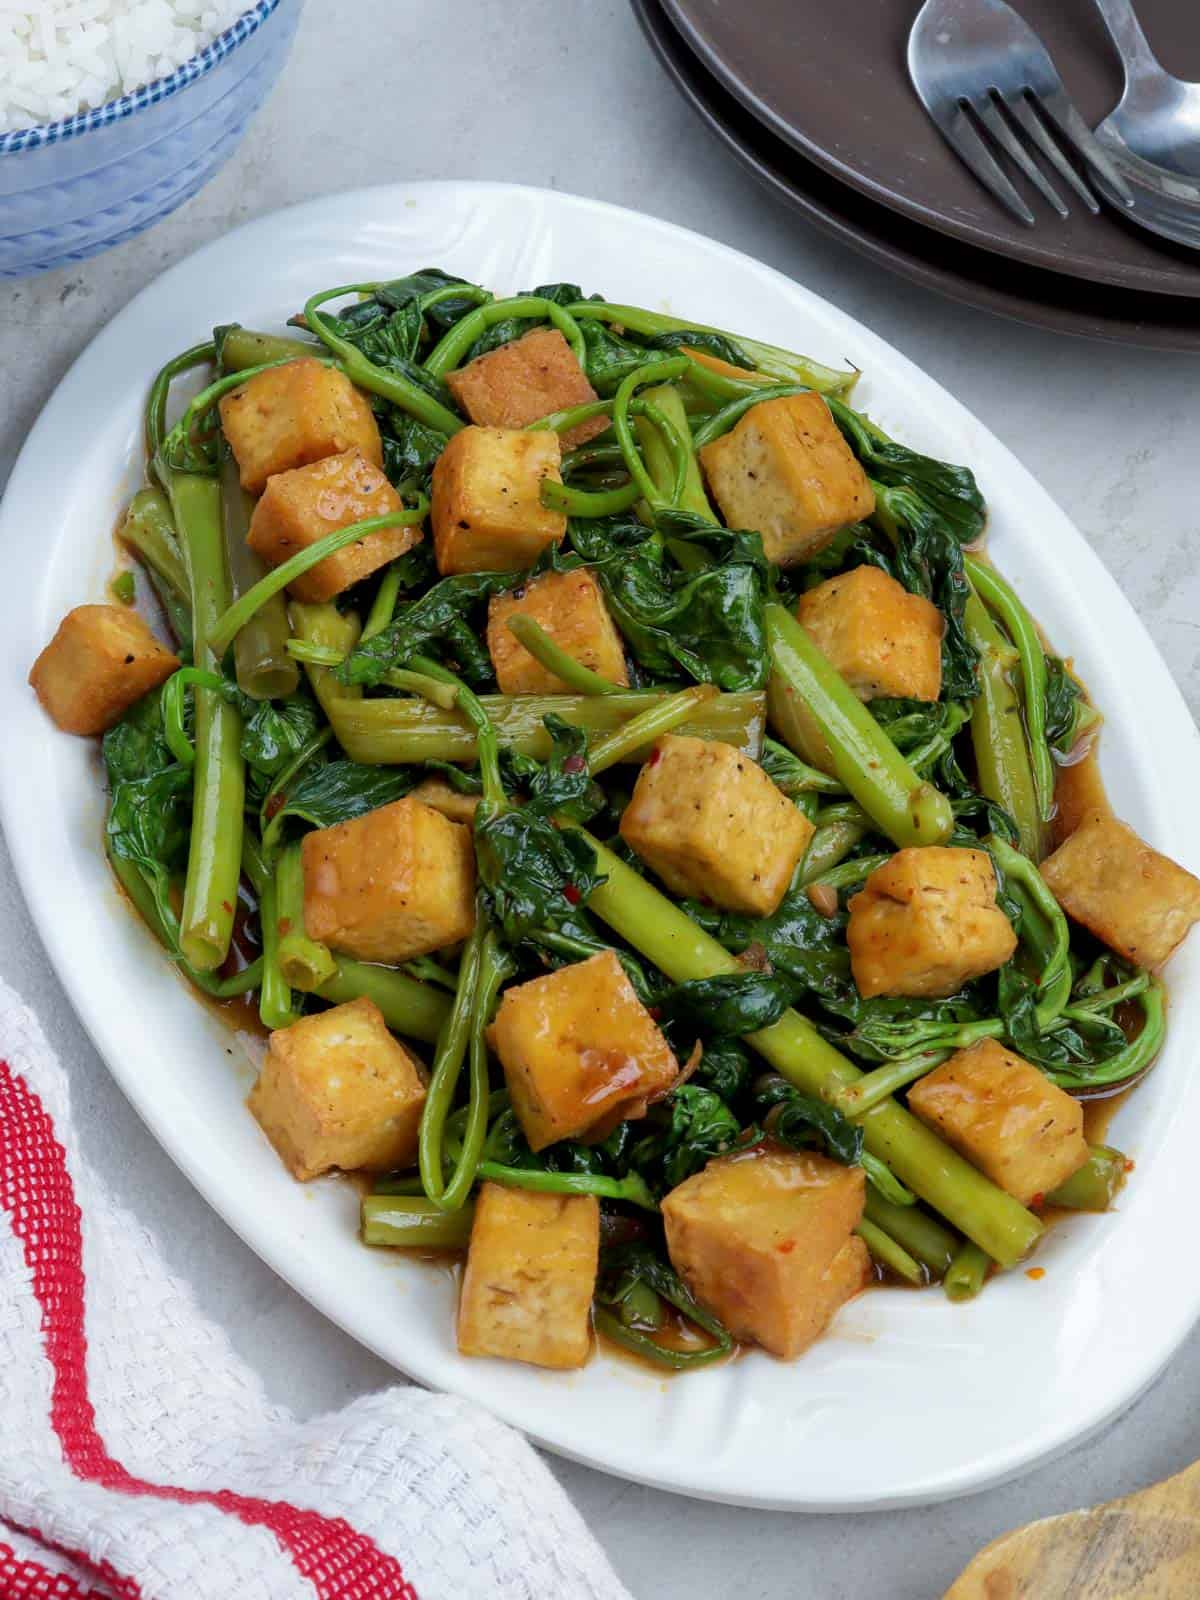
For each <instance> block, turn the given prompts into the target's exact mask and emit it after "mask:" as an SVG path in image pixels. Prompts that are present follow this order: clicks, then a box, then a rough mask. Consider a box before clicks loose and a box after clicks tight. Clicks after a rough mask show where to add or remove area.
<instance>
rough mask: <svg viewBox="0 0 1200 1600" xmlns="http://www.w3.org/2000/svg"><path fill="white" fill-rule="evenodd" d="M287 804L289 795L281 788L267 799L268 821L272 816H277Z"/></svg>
mask: <svg viewBox="0 0 1200 1600" xmlns="http://www.w3.org/2000/svg"><path fill="white" fill-rule="evenodd" d="M286 804H287V795H285V794H284V793H283V791H282V790H280V791H279V792H278V793H277V794H273V795H272V796H271V798H270V799H269V800H268V801H267V821H268V822H270V820H271V818H272V817H274V816H277V815H278V814H279V812H281V811H282V810H283V808H284V806H285V805H286Z"/></svg>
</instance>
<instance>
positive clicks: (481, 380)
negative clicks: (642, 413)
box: [446, 328, 608, 450]
mask: <svg viewBox="0 0 1200 1600" xmlns="http://www.w3.org/2000/svg"><path fill="white" fill-rule="evenodd" d="M446 386H447V388H448V389H449V390H450V393H451V394H452V395H453V396H454V398H455V400H456V401H457V402H458V406H459V409H460V410H462V411H465V412H466V413H467V415H468V417H470V419H471V421H472V422H477V423H479V424H480V425H481V426H482V427H485V428H523V427H525V425H526V424H527V423H530V422H540V421H541V419H542V418H543V417H548V416H550V414H551V413H552V412H554V411H568V410H570V409H571V408H572V407H574V406H586V405H587V404H588V403H589V402H590V401H592V400H595V399H596V398H597V395H596V391H595V389H593V388H592V386H591V384H590V383H589V382H588V378H587V374H586V373H585V372H584V370H583V368H582V367H581V366H580V365H579V362H578V361H577V360H576V359H575V352H574V351H573V350H572V349H571V346H570V345H569V344H568V343H567V341H566V340H565V339H564V338H563V336H562V334H561V333H559V331H558V329H557V328H534V329H533V330H532V332H530V333H527V334H524V335H523V336H522V337H521V338H520V339H512V340H510V341H509V343H508V344H502V345H501V346H500V347H499V349H497V350H489V351H488V353H487V354H486V355H482V356H476V358H475V360H474V361H469V362H468V363H467V365H466V366H465V367H460V369H459V370H458V371H457V372H448V373H447V374H446ZM607 427H608V418H607V417H593V418H592V419H591V421H590V422H581V423H579V424H578V425H577V426H576V427H574V428H571V429H570V430H569V431H568V432H567V433H564V434H560V435H559V437H560V438H561V440H562V445H563V449H564V450H573V449H574V448H575V447H576V445H581V444H586V443H587V441H588V440H589V439H594V438H595V437H596V435H597V434H598V433H603V432H604V430H605V428H607Z"/></svg>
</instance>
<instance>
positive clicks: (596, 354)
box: [579, 319, 646, 395]
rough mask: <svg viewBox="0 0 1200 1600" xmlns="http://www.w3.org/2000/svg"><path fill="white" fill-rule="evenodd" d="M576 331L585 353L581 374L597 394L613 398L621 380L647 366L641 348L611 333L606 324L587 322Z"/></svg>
mask: <svg viewBox="0 0 1200 1600" xmlns="http://www.w3.org/2000/svg"><path fill="white" fill-rule="evenodd" d="M579 329H580V332H581V333H582V335H583V344H584V350H585V358H584V367H583V370H584V371H585V372H586V373H587V376H588V381H589V383H590V384H591V386H592V388H593V389H595V391H596V393H597V394H600V395H610V394H613V393H614V392H615V391H616V389H617V387H618V385H619V384H620V382H621V380H622V379H623V378H627V377H628V376H629V374H630V373H631V372H636V370H637V369H638V367H644V366H645V365H646V351H645V349H644V347H643V346H642V345H640V344H635V343H634V342H633V341H632V340H631V339H626V338H623V337H622V336H621V335H620V334H619V333H614V332H613V330H612V329H611V328H610V327H609V325H608V324H607V323H606V322H600V321H592V320H591V319H588V320H586V321H583V322H581V323H580V324H579Z"/></svg>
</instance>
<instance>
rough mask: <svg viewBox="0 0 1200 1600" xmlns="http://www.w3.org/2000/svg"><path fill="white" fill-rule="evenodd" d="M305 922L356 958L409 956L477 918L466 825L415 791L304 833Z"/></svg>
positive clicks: (447, 940) (453, 938)
mask: <svg viewBox="0 0 1200 1600" xmlns="http://www.w3.org/2000/svg"><path fill="white" fill-rule="evenodd" d="M300 858H301V864H302V866H303V868H304V926H305V929H306V930H307V932H308V934H309V936H310V937H311V938H313V939H320V940H321V941H322V942H323V943H325V944H327V945H329V946H330V947H331V948H332V949H334V950H340V951H342V952H343V953H344V954H345V955H348V956H354V957H355V958H356V959H358V960H359V961H386V962H397V961H409V960H411V959H412V957H413V956H423V955H428V954H429V952H430V951H431V950H441V949H443V948H444V947H445V946H446V945H451V944H457V943H458V942H459V941H460V940H461V939H465V938H466V937H467V935H468V934H469V933H470V931H471V929H472V928H473V927H474V926H475V847H474V844H473V843H472V840H471V831H470V829H469V828H464V827H463V826H462V825H461V824H460V823H457V822H451V821H449V820H448V818H446V817H444V816H443V815H442V814H441V812H440V811H435V810H434V809H433V807H432V806H427V805H424V804H422V802H421V801H420V800H415V799H414V798H413V797H412V795H406V796H405V797H404V799H403V800H393V801H392V803H391V804H390V805H386V806H379V807H377V809H376V810H374V811H368V812H367V813H366V814H365V815H364V816H361V817H353V818H351V820H350V821H349V822H338V823H336V824H335V825H334V826H333V827H331V828H315V829H314V830H313V831H312V832H311V833H306V834H305V836H304V840H303V842H302V844H301V846H300Z"/></svg>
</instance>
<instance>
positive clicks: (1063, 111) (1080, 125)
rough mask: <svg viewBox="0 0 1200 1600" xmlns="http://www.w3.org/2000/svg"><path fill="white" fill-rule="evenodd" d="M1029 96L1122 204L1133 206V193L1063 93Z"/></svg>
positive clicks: (1060, 90) (1057, 91) (1060, 91)
mask: <svg viewBox="0 0 1200 1600" xmlns="http://www.w3.org/2000/svg"><path fill="white" fill-rule="evenodd" d="M1030 94H1031V97H1032V99H1033V101H1034V103H1035V104H1036V105H1038V106H1044V107H1045V108H1046V110H1047V112H1048V113H1049V114H1050V116H1051V117H1052V118H1053V119H1054V121H1055V123H1056V124H1057V125H1058V127H1059V128H1060V129H1061V131H1062V134H1063V137H1064V138H1065V139H1067V140H1068V141H1069V142H1070V143H1071V144H1073V145H1074V146H1075V148H1076V150H1078V152H1079V154H1080V155H1081V156H1082V157H1083V159H1084V160H1085V161H1086V162H1087V164H1088V165H1089V166H1090V167H1094V168H1095V169H1096V171H1097V172H1098V173H1099V174H1100V176H1101V177H1102V178H1103V179H1104V180H1105V182H1106V183H1107V184H1108V185H1109V186H1110V188H1112V189H1113V190H1114V191H1115V192H1116V194H1117V196H1118V198H1119V199H1120V200H1121V202H1122V204H1123V205H1127V206H1130V207H1132V206H1133V203H1134V200H1133V192H1132V190H1131V189H1130V187H1129V185H1128V184H1127V183H1126V182H1125V179H1124V178H1123V177H1122V176H1121V174H1120V173H1119V172H1118V171H1117V169H1116V167H1115V166H1114V165H1113V163H1112V161H1111V160H1110V159H1109V157H1108V156H1107V155H1106V153H1105V151H1104V147H1103V145H1101V144H1100V143H1099V141H1098V140H1097V139H1096V137H1095V135H1094V134H1093V133H1092V130H1091V129H1090V128H1089V127H1088V125H1087V123H1086V122H1085V121H1084V120H1083V118H1082V117H1081V116H1080V115H1079V113H1078V111H1076V109H1075V106H1074V104H1073V103H1072V101H1071V99H1070V97H1069V96H1068V94H1067V93H1066V91H1065V90H1064V89H1055V90H1053V91H1052V92H1051V93H1050V94H1046V93H1044V92H1043V93H1041V94H1040V95H1039V94H1034V93H1033V91H1030Z"/></svg>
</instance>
